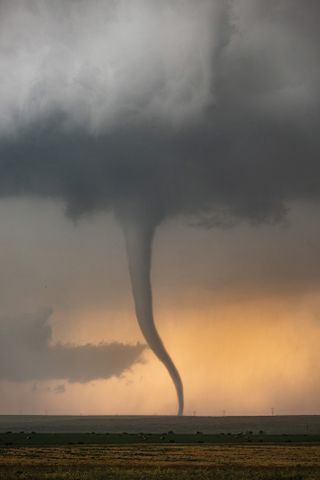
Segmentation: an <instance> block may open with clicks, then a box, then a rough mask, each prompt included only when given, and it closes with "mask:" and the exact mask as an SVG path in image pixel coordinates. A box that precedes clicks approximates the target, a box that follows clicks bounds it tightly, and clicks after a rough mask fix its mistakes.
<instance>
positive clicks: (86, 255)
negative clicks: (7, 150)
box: [0, 200, 320, 415]
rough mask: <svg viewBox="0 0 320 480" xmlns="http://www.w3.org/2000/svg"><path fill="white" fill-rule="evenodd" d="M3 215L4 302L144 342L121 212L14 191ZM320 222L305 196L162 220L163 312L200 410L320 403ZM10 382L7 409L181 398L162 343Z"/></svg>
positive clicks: (160, 410)
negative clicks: (109, 364) (103, 371)
mask: <svg viewBox="0 0 320 480" xmlns="http://www.w3.org/2000/svg"><path fill="white" fill-rule="evenodd" d="M0 220H1V223H2V226H3V228H2V230H1V233H0V236H1V238H0V240H1V245H2V246H3V248H2V250H1V253H0V261H1V265H2V271H1V302H2V305H3V312H4V313H3V315H4V316H5V315H6V314H9V313H10V312H15V313H16V314H17V315H18V314H19V313H21V312H24V311H28V312H34V311H37V310H38V309H39V308H43V307H45V306H50V307H52V309H53V314H52V316H51V317H50V324H51V326H52V329H53V338H52V343H53V344H56V343H59V342H60V343H63V344H78V345H85V344H87V343H92V344H99V343H100V342H110V341H118V342H123V343H130V344H135V343H136V342H143V338H142V335H141V333H140V331H139V329H138V326H137V323H136V320H135V316H134V310H133V304H132V299H131V293H130V289H129V281H128V274H127V270H126V260H125V255H124V247H123V240H122V237H121V233H120V230H119V228H118V226H117V225H116V223H115V222H114V220H113V218H112V217H111V216H105V215H101V216H100V215H99V216H97V217H93V218H91V219H87V220H84V221H83V222H80V223H79V224H77V225H73V224H72V223H70V222H69V221H67V220H66V219H65V218H64V216H63V213H62V210H61V207H60V206H59V205H57V204H53V203H49V202H48V203H46V204H37V203H35V202H31V201H27V202H22V201H18V200H15V201H10V202H9V201H8V202H4V203H2V204H1V205H0ZM35 225H42V228H41V230H39V232H38V234H37V237H36V240H35V237H34V226H35ZM319 233H320V229H319V227H318V226H317V223H316V215H315V212H313V211H312V209H311V210H310V209H309V210H308V215H306V210H305V209H304V208H302V207H300V208H297V207H293V208H292V212H291V214H290V215H289V219H288V222H287V224H286V225H281V226H264V227H260V228H255V227H250V226H246V225H243V226H240V227H237V228H234V229H227V230H219V229H218V230H205V229H194V228H193V227H190V226H187V225H184V224H183V222H182V220H181V221H179V222H175V223H170V224H167V225H164V226H162V227H161V229H160V230H159V232H158V236H157V238H156V242H155V250H154V266H153V281H154V300H155V316H156V322H157V325H158V327H159V331H160V333H161V335H162V337H163V339H164V342H165V344H166V346H167V348H168V350H169V352H170V353H171V355H172V357H173V359H174V361H175V363H176V365H177V367H178V368H179V370H180V372H181V375H182V378H183V382H184V388H185V402H186V408H185V413H186V414H193V412H196V413H197V414H198V415H207V414H208V415H222V414H223V412H225V413H226V414H270V412H271V408H274V410H275V412H276V413H279V414H280V413H282V414H286V413H320V395H319V394H320V392H319V387H318V385H319V381H318V376H319V375H318V373H319V361H320V354H319V349H318V343H319V336H320V321H319V312H320V295H319V293H318V292H317V287H318V277H317V274H318V272H317V264H316V261H314V260H313V259H314V249H317V248H318V243H317V241H316V240H317V238H319ZM293 234H294V235H293ZM293 239H294V240H293ZM310 239H312V241H310ZM285 245H286V246H287V248H284V246H285ZM18 360H19V352H18V351H17V361H18ZM59 385H63V388H62V389H60V390H59V389H58V390H57V389H56V387H57V386H59ZM0 390H1V404H0V406H1V413H18V412H23V413H44V412H48V413H52V414H53V413H59V414H62V413H72V414H79V413H82V414H129V413H130V414H153V413H157V414H171V413H175V411H176V397H175V392H174V389H173V386H172V384H171V381H170V379H169V377H168V374H167V372H166V370H165V369H164V367H163V366H162V365H161V364H160V363H159V361H158V360H157V359H156V358H155V357H154V355H153V354H152V353H151V352H150V351H149V350H146V351H145V352H144V353H143V355H142V358H141V360H140V362H138V363H137V364H134V365H133V366H132V367H131V368H130V369H129V370H127V371H126V372H124V373H123V374H122V375H121V376H120V377H119V378H118V377H113V378H110V379H106V380H93V381H90V382H87V383H70V382H68V381H65V380H59V379H56V380H52V379H48V380H46V381H26V382H14V381H8V380H3V381H1V383H0ZM61 390H62V391H61Z"/></svg>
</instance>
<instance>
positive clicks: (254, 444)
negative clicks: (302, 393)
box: [0, 417, 320, 480]
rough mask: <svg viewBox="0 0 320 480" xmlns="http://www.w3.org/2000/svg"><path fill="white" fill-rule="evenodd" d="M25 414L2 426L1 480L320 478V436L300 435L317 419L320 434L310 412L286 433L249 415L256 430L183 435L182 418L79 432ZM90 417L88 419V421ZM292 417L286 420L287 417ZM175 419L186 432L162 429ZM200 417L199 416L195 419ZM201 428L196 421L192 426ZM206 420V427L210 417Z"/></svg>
mask: <svg viewBox="0 0 320 480" xmlns="http://www.w3.org/2000/svg"><path fill="white" fill-rule="evenodd" d="M9 420H10V419H9ZM21 420H22V421H21V422H20V424H19V418H18V417H13V418H12V421H11V430H7V431H3V428H2V429H0V480H16V479H25V480H46V479H47V480H49V479H50V480H78V479H79V480H80V479H81V480H111V479H112V480H118V479H119V480H120V479H124V480H138V479H139V480H147V479H150V480H173V479H176V478H179V479H182V480H189V479H190V480H192V479H194V480H316V479H320V434H319V433H309V434H306V433H299V431H300V430H299V428H300V426H301V425H306V424H308V425H309V424H310V425H311V429H312V428H313V429H314V432H316V430H317V429H316V425H317V422H315V423H314V424H312V421H311V420H310V418H309V419H308V420H307V421H306V419H305V418H304V419H303V421H301V419H300V420H299V419H297V418H292V419H291V431H292V432H293V433H286V432H285V433H281V434H279V433H278V434H277V433H274V432H275V430H276V428H275V426H274V424H273V427H272V422H270V421H269V428H270V430H271V432H273V433H268V432H265V431H263V430H261V429H260V430H258V428H260V427H261V425H263V422H259V421H257V419H252V417H251V420H250V418H248V419H247V420H246V421H247V422H249V423H250V421H251V425H253V426H255V428H254V431H243V432H237V433H230V432H229V433H226V432H220V433H208V432H206V431H204V432H200V431H197V432H193V431H189V432H188V431H183V432H182V433H179V421H180V419H175V418H172V419H170V418H165V419H162V418H161V417H159V418H155V417H153V418H152V417H150V418H149V419H148V420H147V421H146V422H145V423H143V418H142V421H141V422H139V421H138V419H134V422H136V425H139V426H142V427H143V426H144V427H146V424H147V423H148V421H149V423H150V422H156V423H157V422H158V423H157V424H158V426H157V427H153V429H154V430H155V432H154V433H151V432H142V431H141V432H130V431H129V432H126V431H122V432H112V431H110V432H106V431H104V432H96V431H89V432H77V431H73V432H72V431H68V430H70V428H66V427H65V425H66V421H65V420H62V421H61V419H60V425H59V419H58V418H56V420H57V421H56V422H54V419H53V417H49V418H47V419H45V418H44V422H43V421H42V420H41V419H40V418H37V419H34V421H33V422H32V419H31V418H29V417H28V419H25V418H24V419H23V418H22V419H21ZM26 420H27V421H26ZM69 420H70V419H69ZM89 420H90V418H89V417H86V421H87V426H88V427H89V426H90V425H89V423H90V422H89ZM98 420H99V419H98V417H94V418H93V419H92V424H91V426H92V425H93V424H95V423H98ZM289 420H290V419H285V421H286V422H289ZM70 421H71V420H70ZM108 421H109V427H110V421H111V423H112V421H115V422H116V421H117V422H118V426H119V425H120V426H121V427H123V426H124V425H125V424H126V425H127V430H132V429H133V427H132V423H131V424H130V422H128V421H127V422H126V421H125V417H120V418H118V419H117V418H111V417H110V419H109V420H108ZM168 421H171V422H172V423H174V422H175V428H176V430H178V432H175V431H173V430H169V431H168V430H167V431H163V432H161V433H158V432H157V429H159V430H160V429H161V428H160V427H165V426H167V425H168ZM210 421H211V430H212V429H213V427H212V425H213V423H214V420H212V419H211V420H209V421H208V422H207V425H209V428H208V430H210ZM49 422H53V425H54V424H55V425H56V430H58V431H57V432H55V433H50V432H48V431H46V432H43V431H42V430H43V429H46V428H47V427H48V424H49ZM72 422H73V425H74V430H77V420H76V419H73V420H72ZM105 422H107V420H105ZM134 422H133V425H135V423H134ZM183 422H184V423H180V432H181V430H187V429H186V423H187V422H188V419H184V420H183ZM192 422H196V420H195V419H192ZM232 422H237V421H236V420H235V419H233V420H232V419H228V420H226V423H227V424H229V425H231V424H232ZM252 422H253V423H252ZM277 422H278V424H279V420H276V422H275V423H276V424H277ZM67 423H68V422H67ZM80 423H81V419H80ZM199 423H200V424H201V422H199ZM199 423H198V424H197V425H199ZM249 423H247V424H249ZM45 424H46V425H47V427H46V428H45ZM101 424H103V421H102V422H101ZM0 425H1V421H0ZM9 425H10V421H8V418H7V417H6V421H5V422H4V423H3V424H2V427H4V426H5V427H9ZM181 425H183V428H181ZM236 425H237V426H238V425H239V422H238V423H236ZM264 425H265V422H264ZM26 426H28V427H31V428H32V427H33V428H34V430H32V429H31V428H30V430H28V431H27V430H20V431H17V429H18V427H20V428H22V427H24V428H25V427H26ZM194 426H195V424H194V423H192V429H193V428H194ZM202 426H205V424H204V422H203V423H202ZM69 427H70V423H69ZM219 428H221V424H219ZM272 428H273V430H272ZM281 428H282V426H281ZM134 429H135V428H134ZM162 429H163V430H164V428H162ZM146 430H148V428H146ZM189 430H191V428H189ZM204 430H205V428H204Z"/></svg>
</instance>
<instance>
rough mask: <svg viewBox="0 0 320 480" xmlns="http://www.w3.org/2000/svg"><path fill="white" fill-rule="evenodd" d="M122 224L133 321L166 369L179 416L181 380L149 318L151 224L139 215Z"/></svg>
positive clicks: (151, 318) (152, 229)
mask: <svg viewBox="0 0 320 480" xmlns="http://www.w3.org/2000/svg"><path fill="white" fill-rule="evenodd" d="M136 220H137V219H136ZM122 226H123V231H124V235H125V241H126V249H127V256H128V264H129V273H130V279H131V286H132V294H133V298H134V304H135V311H136V316H137V320H138V323H139V325H140V329H141V331H142V334H143V336H144V338H145V340H146V342H147V344H148V345H149V347H150V348H151V350H152V351H153V352H154V353H155V355H156V356H157V357H158V359H159V360H160V361H161V362H162V363H163V364H164V365H165V367H166V369H167V370H168V373H169V375H170V377H171V379H172V381H173V383H174V386H175V389H176V392H177V397H178V415H182V414H183V385H182V381H181V378H180V375H179V372H178V370H177V368H176V367H175V365H174V363H173V361H172V360H171V357H170V355H169V354H168V352H167V350H166V349H165V347H164V345H163V342H162V340H161V338H160V336H159V334H158V331H157V329H156V326H155V323H154V318H153V307H152V287H151V280H150V269H151V253H152V241H153V236H154V230H155V227H154V226H153V225H150V224H149V222H148V221H147V219H143V218H142V219H141V218H139V219H138V220H137V221H130V220H129V221H128V220H127V221H125V222H122Z"/></svg>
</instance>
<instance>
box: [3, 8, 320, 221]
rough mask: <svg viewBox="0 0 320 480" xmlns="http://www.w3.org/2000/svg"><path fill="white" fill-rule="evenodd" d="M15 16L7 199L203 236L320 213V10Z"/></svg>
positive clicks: (6, 135) (6, 27)
mask: <svg viewBox="0 0 320 480" xmlns="http://www.w3.org/2000/svg"><path fill="white" fill-rule="evenodd" d="M0 8H1V15H0V18H1V20H0V23H1V31H2V34H1V37H0V69H1V80H0V105H1V114H0V134H1V140H0V170H1V178H0V194H1V195H2V196H9V195H21V194H27V195H29V194H30V195H39V196H49V197H53V198H62V199H63V200H64V201H65V202H66V205H67V208H68V211H69V213H70V214H72V215H75V216H76V215H79V214H82V213H85V212H89V211H92V210H95V209H109V208H111V209H113V208H116V209H119V208H120V209H121V205H122V203H128V202H130V201H132V199H133V198H137V197H139V198H140V199H142V202H144V203H146V204H147V209H148V210H149V215H151V216H154V217H155V222H158V221H160V219H161V218H162V217H163V216H170V215H175V214H183V215H184V214H192V215H195V216H196V219H197V220H196V221H197V222H200V223H204V224H211V223H212V224H214V223H215V222H221V221H224V220H225V218H227V221H229V220H230V219H231V220H237V219H239V218H240V219H241V218H249V219H251V220H253V221H261V220H265V219H266V218H275V219H278V218H279V217H281V216H282V215H283V213H284V212H285V210H286V205H287V204H288V203H289V202H290V201H297V200H298V201H299V200H302V199H303V200H316V201H317V200H318V198H319V193H320V189H319V186H318V181H317V179H318V178H319V174H320V167H319V159H318V155H319V151H320V135H319V134H320V131H319V130H320V127H319V125H320V122H319V120H320V115H319V112H320V106H319V98H320V97H319V93H320V92H319V84H320V83H319V80H320V72H319V62H318V53H319V47H320V45H319V33H318V28H317V26H318V23H319V20H320V9H319V4H318V2H316V1H312V0H310V1H307V2H303V3H302V2H300V1H295V0H294V1H291V0H290V1H289V0H282V1H281V0H279V1H270V2H265V1H262V0H254V1H253V0H252V1H251V0H234V1H221V0H219V1H212V0H211V1H208V0H201V1H199V2H191V1H169V0H168V1H164V2H155V1H144V0H140V1H138V0H135V1H132V2H126V1H120V0H119V1H115V2H107V1H93V2H83V1H68V2H60V1H58V2H39V1H37V0H29V1H27V2H20V1H14V2H6V1H4V2H2V3H1V7H0ZM139 201H141V200H139Z"/></svg>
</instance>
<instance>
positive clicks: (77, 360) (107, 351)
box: [0, 311, 145, 393]
mask: <svg viewBox="0 0 320 480" xmlns="http://www.w3.org/2000/svg"><path fill="white" fill-rule="evenodd" d="M50 315H51V311H43V312H41V313H39V314H38V315H35V316H33V317H32V316H27V315H26V316H25V317H24V318H19V319H12V318H10V319H8V320H7V321H4V320H2V321H1V326H0V329H1V336H0V358H1V362H0V379H1V380H11V381H16V382H22V381H30V380H37V381H40V380H53V379H65V380H67V381H69V382H80V383H86V382H90V381H91V380H96V379H107V378H110V377H113V376H118V377H119V376H120V375H121V374H122V373H124V372H125V371H126V370H127V369H129V368H130V367H132V366H133V365H134V364H135V363H137V362H139V360H140V356H141V354H142V352H143V350H144V348H145V347H144V346H143V345H141V344H137V345H124V344H121V343H110V344H103V343H102V344H100V345H90V344H88V345H81V346H77V345H61V344H56V345H51V340H52V330H51V327H50V325H49V324H48V319H49V317H50ZM64 389H65V387H64V385H58V386H57V387H56V388H55V393H62V392H63V391H64Z"/></svg>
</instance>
